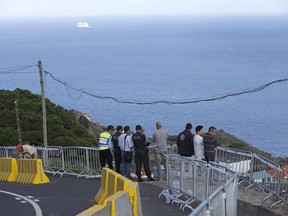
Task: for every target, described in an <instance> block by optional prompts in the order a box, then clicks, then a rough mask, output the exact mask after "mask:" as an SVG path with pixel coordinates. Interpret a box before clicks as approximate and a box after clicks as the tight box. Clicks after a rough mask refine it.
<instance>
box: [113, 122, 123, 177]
mask: <svg viewBox="0 0 288 216" xmlns="http://www.w3.org/2000/svg"><path fill="white" fill-rule="evenodd" d="M122 133H123V127H122V126H121V125H118V126H117V127H116V133H115V134H113V135H112V142H113V150H114V161H115V168H116V172H117V173H119V174H121V170H120V166H121V149H120V147H119V145H118V137H119V136H120V135H121V134H122Z"/></svg>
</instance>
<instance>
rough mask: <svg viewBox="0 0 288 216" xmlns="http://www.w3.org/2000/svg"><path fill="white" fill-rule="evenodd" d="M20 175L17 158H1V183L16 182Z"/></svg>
mask: <svg viewBox="0 0 288 216" xmlns="http://www.w3.org/2000/svg"><path fill="white" fill-rule="evenodd" d="M17 175H18V169H17V163H16V159H15V158H0V181H7V182H15V179H16V177H17Z"/></svg>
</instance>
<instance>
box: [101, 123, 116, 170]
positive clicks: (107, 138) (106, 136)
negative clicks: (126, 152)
mask: <svg viewBox="0 0 288 216" xmlns="http://www.w3.org/2000/svg"><path fill="white" fill-rule="evenodd" d="M114 130H115V129H114V127H113V126H112V125H109V126H108V127H107V130H106V131H104V132H102V133H101V134H100V137H99V142H98V146H99V147H98V149H99V156H100V164H101V169H102V168H103V167H105V164H106V161H107V163H108V166H109V168H110V169H112V170H113V166H112V161H113V158H112V152H113V143H112V139H111V138H112V135H113V133H114Z"/></svg>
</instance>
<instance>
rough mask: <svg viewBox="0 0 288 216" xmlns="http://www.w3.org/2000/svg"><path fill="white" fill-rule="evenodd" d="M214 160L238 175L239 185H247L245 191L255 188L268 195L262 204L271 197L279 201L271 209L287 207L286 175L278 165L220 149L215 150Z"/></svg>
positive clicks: (257, 157)
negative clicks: (280, 205)
mask: <svg viewBox="0 0 288 216" xmlns="http://www.w3.org/2000/svg"><path fill="white" fill-rule="evenodd" d="M216 160H217V162H218V163H219V164H222V165H224V166H227V167H229V168H230V169H232V170H233V171H234V172H236V173H237V174H238V176H239V184H241V183H243V182H246V183H248V186H247V187H246V188H245V191H246V190H248V189H250V188H252V187H255V186H256V187H259V188H260V189H261V190H262V191H263V192H266V193H267V194H268V195H267V196H266V197H265V198H264V199H263V202H265V201H266V200H267V199H268V198H270V197H272V196H276V197H277V198H278V199H279V200H278V201H277V202H275V203H273V204H272V205H271V207H273V206H275V205H276V204H279V203H285V204H287V205H288V180H287V178H288V175H287V174H285V172H284V170H282V169H281V168H280V165H279V164H278V163H276V162H274V161H271V160H269V159H267V158H265V157H263V156H260V155H258V154H254V153H252V152H248V151H243V150H237V149H231V148H222V147H218V148H217V153H216Z"/></svg>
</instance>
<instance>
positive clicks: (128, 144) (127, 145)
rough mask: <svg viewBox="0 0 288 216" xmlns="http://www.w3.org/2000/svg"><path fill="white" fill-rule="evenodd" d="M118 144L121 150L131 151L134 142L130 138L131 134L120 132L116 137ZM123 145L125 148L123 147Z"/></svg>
mask: <svg viewBox="0 0 288 216" xmlns="http://www.w3.org/2000/svg"><path fill="white" fill-rule="evenodd" d="M126 136H127V137H126ZM125 137H126V140H125V145H124V139H125ZM118 146H119V147H120V149H121V151H133V149H134V143H133V140H132V135H127V134H121V135H120V136H119V138H118ZM124 146H125V149H124Z"/></svg>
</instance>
